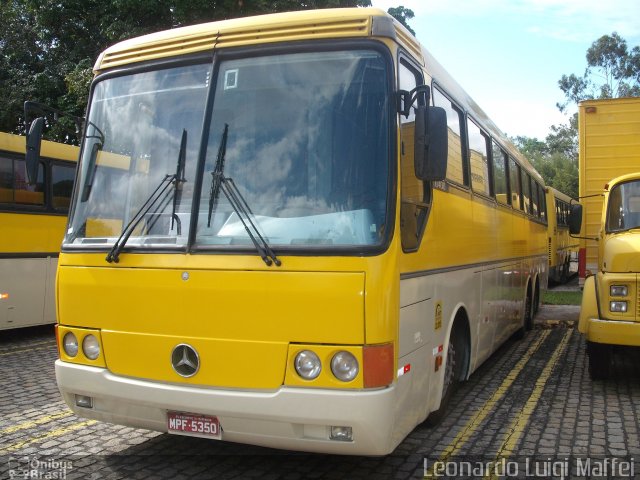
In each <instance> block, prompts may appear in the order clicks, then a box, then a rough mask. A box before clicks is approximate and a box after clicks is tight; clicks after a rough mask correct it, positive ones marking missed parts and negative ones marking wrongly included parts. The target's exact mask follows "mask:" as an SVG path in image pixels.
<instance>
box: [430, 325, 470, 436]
mask: <svg viewBox="0 0 640 480" xmlns="http://www.w3.org/2000/svg"><path fill="white" fill-rule="evenodd" d="M468 361H469V346H468V340H467V332H466V329H465V326H464V322H463V321H456V323H455V324H454V325H453V329H452V330H451V337H450V338H449V346H448V347H447V358H446V361H445V365H444V384H443V386H442V400H441V401H440V408H438V410H436V411H434V412H431V413H430V414H429V417H427V420H426V424H427V425H432V426H434V425H437V424H438V423H440V422H441V421H442V419H443V418H444V417H445V415H446V413H447V407H448V405H449V402H450V400H451V397H452V396H453V394H454V393H455V391H456V389H457V387H458V385H459V383H460V381H461V380H462V379H463V378H464V374H465V372H466V368H467V367H466V366H467V363H468Z"/></svg>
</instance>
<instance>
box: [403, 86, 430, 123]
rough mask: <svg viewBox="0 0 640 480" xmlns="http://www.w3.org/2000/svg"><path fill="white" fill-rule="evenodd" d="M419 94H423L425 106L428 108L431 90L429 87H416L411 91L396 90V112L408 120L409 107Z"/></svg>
mask: <svg viewBox="0 0 640 480" xmlns="http://www.w3.org/2000/svg"><path fill="white" fill-rule="evenodd" d="M421 93H424V94H425V97H426V98H425V105H427V106H428V105H429V103H431V88H430V87H429V85H425V84H422V85H418V86H417V87H416V88H414V89H413V90H411V91H407V90H398V112H399V113H400V114H401V115H404V116H405V118H408V117H409V114H410V113H411V107H412V106H413V104H414V103H415V102H416V100H417V98H418V95H419V94H421Z"/></svg>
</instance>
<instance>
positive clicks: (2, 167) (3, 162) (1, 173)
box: [0, 156, 13, 203]
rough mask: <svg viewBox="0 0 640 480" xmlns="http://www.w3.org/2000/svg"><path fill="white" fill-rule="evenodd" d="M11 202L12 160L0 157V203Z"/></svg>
mask: <svg viewBox="0 0 640 480" xmlns="http://www.w3.org/2000/svg"><path fill="white" fill-rule="evenodd" d="M12 202H13V160H12V159H10V158H8V157H5V156H0V203H12Z"/></svg>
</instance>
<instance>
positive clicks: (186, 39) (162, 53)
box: [94, 31, 218, 71]
mask: <svg viewBox="0 0 640 480" xmlns="http://www.w3.org/2000/svg"><path fill="white" fill-rule="evenodd" d="M217 36H218V32H217V31H208V32H199V33H195V34H192V35H183V36H173V37H170V38H167V39H160V40H152V39H150V41H149V42H147V43H135V44H132V45H131V46H129V42H126V41H125V42H122V43H120V44H118V45H116V46H115V47H112V48H110V49H109V50H107V51H106V52H105V53H104V56H103V57H102V58H99V59H98V61H97V62H96V66H95V68H94V70H96V71H98V70H103V69H106V68H111V67H117V66H119V65H125V64H127V63H135V62H144V61H147V60H155V59H158V58H165V57H171V56H175V55H184V54H189V53H195V52H201V51H203V50H213V48H214V45H215V43H216V37H217Z"/></svg>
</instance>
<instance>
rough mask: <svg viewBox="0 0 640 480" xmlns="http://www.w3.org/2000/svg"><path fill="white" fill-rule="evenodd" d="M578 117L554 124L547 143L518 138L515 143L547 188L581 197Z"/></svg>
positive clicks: (514, 140)
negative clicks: (565, 123)
mask: <svg viewBox="0 0 640 480" xmlns="http://www.w3.org/2000/svg"><path fill="white" fill-rule="evenodd" d="M577 140H578V116H577V114H576V115H574V116H573V117H572V118H571V119H570V121H569V124H568V125H554V126H553V127H551V132H550V133H549V134H548V135H547V137H546V138H545V140H544V141H541V140H538V139H537V138H529V137H523V136H521V137H516V138H513V139H512V141H513V143H514V144H515V145H516V146H517V147H518V149H519V150H520V151H521V152H522V154H523V155H524V156H525V157H527V159H528V160H529V161H530V162H531V164H532V165H533V166H534V168H535V169H536V170H537V171H538V173H540V175H542V178H543V179H544V183H545V185H548V186H551V187H553V188H555V189H557V190H560V191H561V192H563V193H565V194H567V195H569V196H571V197H573V198H578V141H577Z"/></svg>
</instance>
